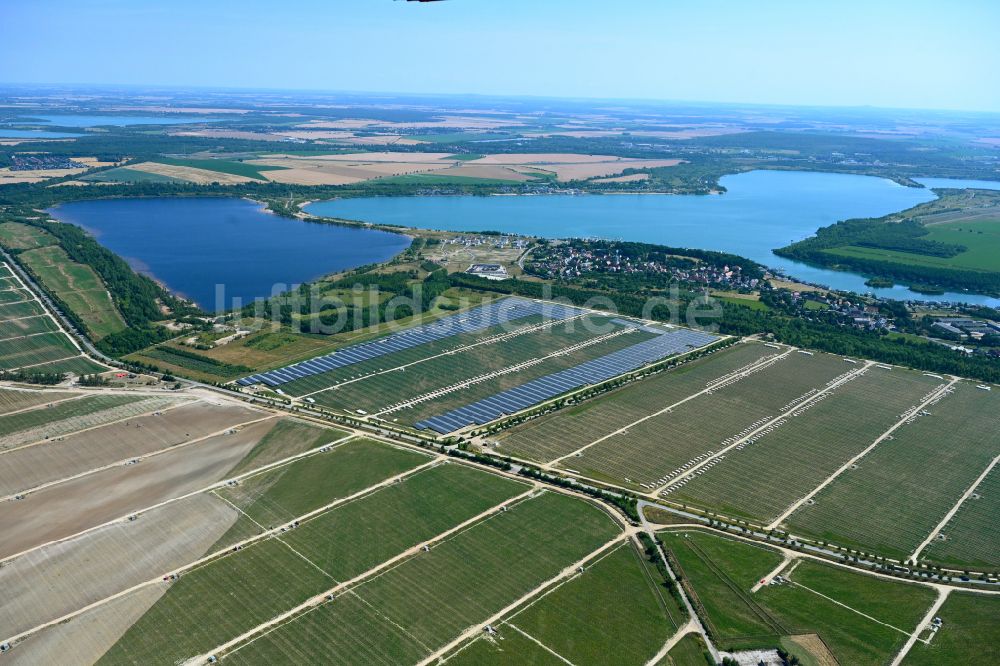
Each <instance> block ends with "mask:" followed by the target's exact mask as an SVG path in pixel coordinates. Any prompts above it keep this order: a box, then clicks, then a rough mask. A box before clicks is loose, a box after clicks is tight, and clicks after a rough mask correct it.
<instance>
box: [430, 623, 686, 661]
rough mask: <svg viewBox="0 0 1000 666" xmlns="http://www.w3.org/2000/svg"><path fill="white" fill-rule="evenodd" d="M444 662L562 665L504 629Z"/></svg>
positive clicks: (526, 638)
mask: <svg viewBox="0 0 1000 666" xmlns="http://www.w3.org/2000/svg"><path fill="white" fill-rule="evenodd" d="M444 663H445V664H448V666H564V664H565V663H566V662H565V661H563V660H561V659H560V658H559V657H557V656H555V655H554V654H552V653H551V652H547V651H546V650H545V648H543V647H542V646H540V645H538V644H537V643H535V642H534V641H532V640H531V639H530V638H528V637H527V636H525V635H524V634H522V633H518V632H517V631H514V630H513V629H506V630H504V631H503V633H502V635H501V636H498V637H497V638H493V639H488V638H481V639H479V640H477V641H473V642H472V643H470V644H469V645H467V646H465V647H464V648H463V649H462V651H461V652H457V653H454V654H452V655H451V656H450V657H448V658H447V659H445V660H444ZM605 663H607V662H605ZM699 666H705V665H704V663H702V664H700V665H699Z"/></svg>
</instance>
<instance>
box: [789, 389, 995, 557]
mask: <svg viewBox="0 0 1000 666" xmlns="http://www.w3.org/2000/svg"><path fill="white" fill-rule="evenodd" d="M953 389H954V390H953V391H951V392H950V393H948V394H947V395H945V396H944V397H943V398H941V399H940V400H938V401H937V402H935V403H934V404H930V405H928V406H927V407H926V408H925V409H923V410H921V412H920V413H919V414H918V415H917V416H915V417H914V418H913V419H911V421H910V422H909V423H906V424H905V425H904V426H902V427H901V428H900V429H899V430H897V431H896V432H894V433H893V435H892V438H891V439H887V440H886V441H883V442H881V443H880V444H879V445H878V446H877V447H875V448H874V449H873V450H872V451H871V452H870V453H868V454H867V455H865V456H864V457H863V458H861V459H860V460H859V461H858V462H857V468H856V469H848V470H847V471H845V472H844V474H842V475H841V476H839V477H838V478H837V479H836V480H834V481H833V482H832V483H831V484H830V485H828V486H827V487H826V488H824V489H823V490H822V491H821V492H819V493H818V494H817V495H816V497H815V504H811V505H803V506H802V507H801V508H799V510H798V511H796V512H795V513H793V514H792V515H791V517H790V518H789V519H788V521H787V525H788V527H789V529H791V530H792V531H793V532H795V533H801V534H803V535H811V536H815V537H817V538H821V539H825V540H829V541H833V542H835V543H844V544H846V545H851V546H854V547H863V548H867V549H874V550H877V551H878V552H880V553H883V554H886V555H891V556H893V557H898V558H901V559H905V558H907V557H909V556H910V555H911V554H912V553H913V552H914V551H916V550H917V549H918V548H919V547H920V546H921V544H922V543H923V542H924V540H925V539H927V538H930V537H931V536H932V533H933V532H934V531H935V529H936V526H937V525H938V523H939V522H940V521H941V520H942V519H944V518H945V516H946V515H947V514H948V512H949V511H950V510H952V508H953V507H954V506H955V505H956V504H957V503H958V502H959V501H960V500H961V499H962V496H963V494H964V493H965V492H966V491H967V490H968V489H969V488H970V486H972V485H973V484H974V483H975V482H976V480H977V479H978V477H979V476H980V475H981V474H982V473H983V472H984V470H986V468H987V466H988V465H989V464H990V463H991V462H992V461H993V459H994V458H995V457H997V456H998V455H1000V440H998V439H997V437H996V433H997V432H998V430H1000V410H998V405H1000V395H998V394H997V393H995V392H993V391H982V390H979V389H977V388H976V387H975V385H973V384H970V383H968V382H960V383H957V384H955V385H954V386H953ZM970 501H976V500H970ZM858 506H872V507H878V509H877V510H872V511H863V512H859V511H857V507H858ZM984 536H985V535H984Z"/></svg>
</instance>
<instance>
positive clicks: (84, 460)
mask: <svg viewBox="0 0 1000 666" xmlns="http://www.w3.org/2000/svg"><path fill="white" fill-rule="evenodd" d="M262 417H263V414H261V413H259V412H254V411H251V410H249V409H245V408H242V407H238V406H235V405H225V406H220V405H212V404H209V403H206V402H200V401H199V402H195V403H191V404H189V405H182V406H180V407H177V408H175V409H171V410H168V411H165V412H162V413H161V414H160V415H155V414H147V415H145V416H139V417H136V418H133V419H129V420H127V421H120V422H118V423H112V424H109V425H106V426H103V427H100V428H95V429H93V430H88V431H86V432H82V433H79V434H76V435H69V436H66V437H65V438H62V439H61V440H55V441H47V442H44V443H41V444H37V445H35V446H27V447H25V448H20V449H16V450H13V451H9V452H6V453H3V454H2V455H0V497H2V496H6V495H11V494H13V493H16V492H18V491H23V490H26V489H28V488H34V487H35V486H38V485H40V484H43V483H49V482H51V481H55V480H58V479H63V478H66V477H69V476H73V475H74V474H79V473H81V472H85V471H87V470H91V469H95V468H98V467H102V466H104V465H110V464H112V463H114V462H118V461H123V460H126V459H128V458H131V457H140V456H143V455H146V454H147V453H150V452H153V451H158V450H161V449H165V448H167V447H171V446H175V445H177V444H181V443H183V442H190V441H193V440H196V439H198V438H200V437H204V436H206V435H209V434H211V433H217V432H219V431H221V430H224V429H226V428H229V427H232V426H233V425H235V424H237V423H241V422H245V421H253V420H256V419H259V418H262Z"/></svg>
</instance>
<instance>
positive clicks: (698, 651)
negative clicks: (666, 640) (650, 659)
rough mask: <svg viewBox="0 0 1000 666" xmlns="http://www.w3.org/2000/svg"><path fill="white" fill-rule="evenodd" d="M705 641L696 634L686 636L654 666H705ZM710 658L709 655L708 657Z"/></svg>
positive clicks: (706, 662)
mask: <svg viewBox="0 0 1000 666" xmlns="http://www.w3.org/2000/svg"><path fill="white" fill-rule="evenodd" d="M705 654H706V648H705V641H704V640H702V638H701V636H699V635H698V634H688V635H687V636H685V637H684V638H682V639H681V640H679V641H678V642H677V645H675V646H674V647H673V649H671V650H670V652H668V653H667V656H666V657H665V658H664V659H663V661H661V662H659V663H658V664H657V665H656V666H706V664H708V663H709V662H708V661H707V659H706V657H705ZM709 657H711V655H709Z"/></svg>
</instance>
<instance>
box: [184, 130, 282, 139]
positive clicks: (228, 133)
mask: <svg viewBox="0 0 1000 666" xmlns="http://www.w3.org/2000/svg"><path fill="white" fill-rule="evenodd" d="M170 136H203V137H206V138H209V139H247V140H250V141H274V140H275V139H276V138H278V137H276V136H275V135H274V134H268V133H266V132H247V131H245V130H224V129H204V130H181V131H178V132H170Z"/></svg>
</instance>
